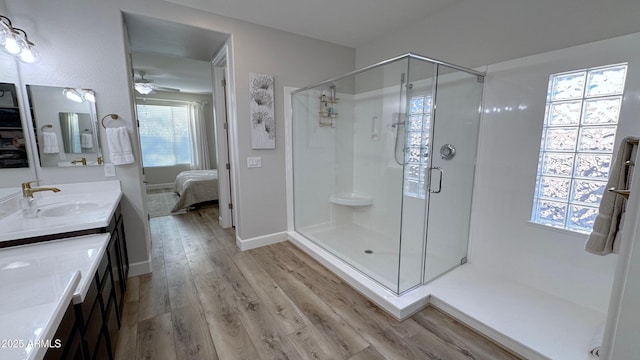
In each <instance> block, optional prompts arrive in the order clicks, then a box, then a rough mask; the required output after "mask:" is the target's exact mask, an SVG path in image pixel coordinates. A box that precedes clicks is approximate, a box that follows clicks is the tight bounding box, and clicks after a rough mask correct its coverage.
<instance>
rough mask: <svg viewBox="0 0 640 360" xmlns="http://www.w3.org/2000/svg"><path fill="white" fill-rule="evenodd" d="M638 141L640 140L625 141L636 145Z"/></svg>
mask: <svg viewBox="0 0 640 360" xmlns="http://www.w3.org/2000/svg"><path fill="white" fill-rule="evenodd" d="M639 141H640V140H627V142H628V143H629V144H631V145H638V142H639Z"/></svg>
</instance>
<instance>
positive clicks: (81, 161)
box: [71, 158, 87, 166]
mask: <svg viewBox="0 0 640 360" xmlns="http://www.w3.org/2000/svg"><path fill="white" fill-rule="evenodd" d="M71 163H72V164H74V165H75V164H77V163H82V166H87V158H80V159H78V160H73V161H72V162H71Z"/></svg>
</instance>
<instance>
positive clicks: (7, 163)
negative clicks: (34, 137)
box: [0, 83, 29, 168]
mask: <svg viewBox="0 0 640 360" xmlns="http://www.w3.org/2000/svg"><path fill="white" fill-rule="evenodd" d="M23 167H29V160H28V159H27V149H26V140H25V137H24V131H23V129H22V119H21V117H20V108H19V107H18V98H17V96H16V86H15V85H14V84H9V83H0V168H23Z"/></svg>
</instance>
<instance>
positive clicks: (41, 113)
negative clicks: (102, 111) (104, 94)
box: [27, 85, 102, 167]
mask: <svg viewBox="0 0 640 360" xmlns="http://www.w3.org/2000/svg"><path fill="white" fill-rule="evenodd" d="M27 93H28V95H29V104H30V106H31V116H32V118H33V128H34V131H35V138H36V143H37V145H38V153H39V154H40V166H42V167H67V166H91V165H100V164H102V151H101V149H100V142H99V140H98V135H97V134H98V127H97V118H96V107H95V103H94V101H95V97H94V96H95V95H94V94H93V91H92V90H90V89H74V88H64V87H52V86H38V85H27Z"/></svg>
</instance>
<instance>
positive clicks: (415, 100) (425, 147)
mask: <svg viewBox="0 0 640 360" xmlns="http://www.w3.org/2000/svg"><path fill="white" fill-rule="evenodd" d="M407 122H408V124H407V125H406V126H408V128H407V131H406V134H407V140H406V144H407V145H406V148H405V166H404V195H406V196H411V197H415V198H420V199H424V198H425V183H424V181H425V176H426V171H427V166H428V157H429V135H430V130H431V126H430V125H431V96H427V95H425V96H414V97H412V98H411V102H410V103H409V118H408V119H407Z"/></svg>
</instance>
